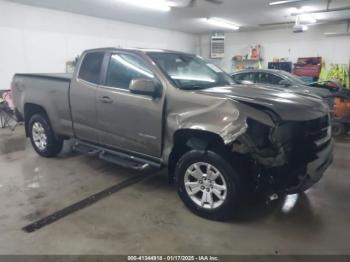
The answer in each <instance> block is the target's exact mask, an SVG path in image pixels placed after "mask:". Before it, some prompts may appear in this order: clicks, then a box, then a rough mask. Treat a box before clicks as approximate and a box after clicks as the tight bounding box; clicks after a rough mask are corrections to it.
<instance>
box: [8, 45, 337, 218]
mask: <svg viewBox="0 0 350 262" xmlns="http://www.w3.org/2000/svg"><path fill="white" fill-rule="evenodd" d="M12 92H13V97H14V102H15V106H16V112H17V115H18V117H20V118H22V119H23V120H24V123H25V130H26V135H27V137H29V138H30V140H31V143H32V146H33V148H34V150H35V151H36V152H37V153H38V154H39V155H41V156H43V157H54V156H56V155H57V154H59V152H60V151H61V149H62V145H63V141H64V140H66V139H74V140H75V141H76V142H75V144H74V149H75V150H77V151H79V152H81V153H86V154H88V155H92V156H97V157H99V158H101V159H104V160H106V161H110V162H112V163H115V164H118V165H121V166H123V167H127V168H132V169H135V170H145V169H149V168H157V169H160V168H162V167H167V169H168V175H169V178H170V179H171V180H172V181H175V183H176V187H177V191H178V194H179V196H180V198H181V199H182V200H183V201H184V203H185V205H186V206H187V207H188V208H189V209H190V210H191V211H193V212H194V213H196V214H198V215H200V216H202V217H205V218H209V219H214V220H224V219H228V218H230V217H231V216H232V215H234V214H235V213H236V212H237V210H238V206H239V204H240V203H241V202H242V201H241V199H242V198H243V197H242V196H243V195H244V194H247V193H248V194H253V193H256V192H257V191H258V192H262V191H264V192H269V195H270V196H272V195H274V196H275V195H276V194H277V195H278V194H291V193H296V192H303V191H305V190H306V189H308V188H310V187H311V186H312V185H313V184H315V183H316V182H318V181H319V180H320V178H321V177H322V175H323V173H324V172H325V171H326V169H327V168H328V166H329V165H330V164H331V162H332V153H333V140H332V136H331V129H330V116H329V109H328V106H327V105H326V104H325V103H324V102H322V100H321V99H320V98H319V97H318V96H316V95H312V94H299V93H294V92H292V91H289V90H286V89H279V90H276V89H274V88H268V87H264V86H263V87H258V86H256V87H254V86H252V87H250V88H247V87H246V86H245V85H241V84H234V82H233V81H232V79H231V78H230V76H229V75H228V74H226V73H224V72H223V71H222V70H221V69H220V68H218V67H216V66H215V65H213V64H212V63H210V62H208V61H206V60H204V59H202V58H201V57H199V56H196V55H192V54H186V53H181V52H173V51H167V50H145V49H116V48H102V49H93V50H88V51H85V52H84V53H83V54H82V55H81V58H80V60H79V61H78V63H77V66H76V70H75V72H74V74H73V75H67V74H16V75H15V76H14V78H13V82H12ZM270 193H271V194H270Z"/></svg>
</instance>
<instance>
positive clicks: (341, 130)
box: [332, 122, 345, 137]
mask: <svg viewBox="0 0 350 262" xmlns="http://www.w3.org/2000/svg"><path fill="white" fill-rule="evenodd" d="M332 134H333V136H334V137H337V136H341V135H343V134H345V125H344V124H343V123H340V122H333V123H332Z"/></svg>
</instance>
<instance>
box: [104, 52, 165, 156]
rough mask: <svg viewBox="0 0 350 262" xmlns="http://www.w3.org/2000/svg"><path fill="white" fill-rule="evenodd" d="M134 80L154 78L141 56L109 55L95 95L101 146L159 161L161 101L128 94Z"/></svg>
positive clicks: (122, 53)
mask: <svg viewBox="0 0 350 262" xmlns="http://www.w3.org/2000/svg"><path fill="white" fill-rule="evenodd" d="M135 78H150V79H155V75H154V74H153V72H152V71H151V69H150V66H149V65H148V64H147V62H146V61H145V60H144V59H143V58H142V57H140V56H137V55H135V54H130V53H124V52H118V53H113V54H111V56H110V61H109V65H108V68H107V72H106V79H105V81H104V84H103V85H101V86H100V87H99V89H98V92H97V119H98V127H99V139H100V143H101V144H104V145H108V146H111V147H114V148H117V149H122V150H127V151H134V152H137V153H142V154H145V155H148V156H153V157H160V155H161V145H162V115H163V101H164V99H163V98H153V97H151V96H147V95H140V94H134V93H131V92H130V91H129V85H130V82H131V80H132V79H135Z"/></svg>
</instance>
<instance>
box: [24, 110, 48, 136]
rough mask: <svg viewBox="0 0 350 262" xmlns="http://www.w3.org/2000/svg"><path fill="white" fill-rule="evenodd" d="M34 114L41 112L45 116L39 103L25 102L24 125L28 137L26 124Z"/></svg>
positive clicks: (44, 111)
mask: <svg viewBox="0 0 350 262" xmlns="http://www.w3.org/2000/svg"><path fill="white" fill-rule="evenodd" d="M35 114H41V115H44V116H46V117H47V113H46V110H45V109H44V108H43V107H42V106H39V105H36V104H31V103H27V104H25V105H24V127H25V132H26V136H27V137H28V125H29V120H30V118H31V117H32V116H33V115H35Z"/></svg>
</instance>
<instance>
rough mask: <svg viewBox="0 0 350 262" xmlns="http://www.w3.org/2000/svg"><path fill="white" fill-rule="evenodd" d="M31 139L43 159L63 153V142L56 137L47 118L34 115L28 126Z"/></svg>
mask: <svg viewBox="0 0 350 262" xmlns="http://www.w3.org/2000/svg"><path fill="white" fill-rule="evenodd" d="M28 131H29V137H30V141H31V143H32V146H33V148H34V150H35V151H36V152H37V153H38V154H39V155H40V156H43V157H55V156H57V155H58V153H59V152H61V150H62V147H63V140H62V139H61V138H58V137H56V135H55V133H54V132H53V130H52V128H51V125H50V123H49V121H48V119H47V117H45V116H42V115H40V114H36V115H33V116H32V117H31V118H30V120H29V125H28Z"/></svg>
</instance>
